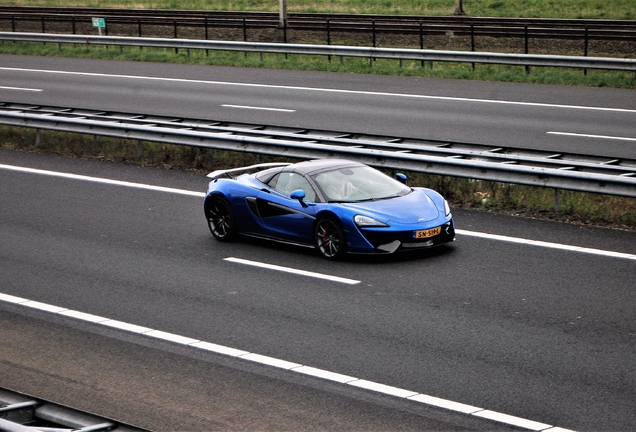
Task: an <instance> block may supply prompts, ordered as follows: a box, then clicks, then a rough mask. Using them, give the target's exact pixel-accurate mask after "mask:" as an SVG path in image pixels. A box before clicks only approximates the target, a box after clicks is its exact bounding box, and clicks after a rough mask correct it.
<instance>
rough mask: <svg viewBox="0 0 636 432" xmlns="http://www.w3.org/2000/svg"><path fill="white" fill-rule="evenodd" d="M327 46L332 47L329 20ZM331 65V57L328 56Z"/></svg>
mask: <svg viewBox="0 0 636 432" xmlns="http://www.w3.org/2000/svg"><path fill="white" fill-rule="evenodd" d="M327 45H331V28H330V27H329V20H327ZM327 59H328V60H329V63H331V55H328V56H327Z"/></svg>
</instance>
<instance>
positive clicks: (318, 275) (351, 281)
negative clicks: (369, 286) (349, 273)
mask: <svg viewBox="0 0 636 432" xmlns="http://www.w3.org/2000/svg"><path fill="white" fill-rule="evenodd" d="M223 260H224V261H230V262H233V263H238V264H245V265H249V266H253V267H259V268H265V269H269V270H276V271H280V272H284V273H292V274H297V275H301V276H309V277H313V278H317V279H324V280H329V281H332V282H340V283H344V284H348V285H356V284H359V283H360V281H359V280H355V279H348V278H343V277H340V276H331V275H326V274H323V273H315V272H310V271H306V270H299V269H295V268H291V267H283V266H279V265H274V264H266V263H262V262H258V261H250V260H246V259H243V258H234V257H228V258H223Z"/></svg>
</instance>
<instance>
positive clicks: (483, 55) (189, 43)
mask: <svg viewBox="0 0 636 432" xmlns="http://www.w3.org/2000/svg"><path fill="white" fill-rule="evenodd" d="M0 40H3V41H18V42H43V43H58V44H85V45H88V44H92V45H106V46H120V47H123V46H135V47H148V48H174V49H188V50H189V49H198V50H216V51H238V52H259V53H274V54H300V55H321V56H339V57H362V58H368V59H378V58H382V59H393V60H400V61H402V60H416V61H435V62H455V63H481V64H505V65H517V66H526V67H530V66H543V67H567V68H580V69H604V70H620V71H629V72H636V59H619V58H607V57H582V56H555V55H538V54H502V53H489V52H467V51H438V50H416V49H398V48H373V47H354V46H338V45H305V44H286V43H260V42H231V41H212V40H199V39H170V38H139V37H120V36H89V35H60V34H42V33H13V32H0Z"/></svg>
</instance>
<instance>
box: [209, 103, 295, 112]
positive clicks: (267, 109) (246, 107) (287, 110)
mask: <svg viewBox="0 0 636 432" xmlns="http://www.w3.org/2000/svg"><path fill="white" fill-rule="evenodd" d="M221 106H222V107H225V108H239V109H250V110H262V111H279V112H289V113H293V112H296V110H293V109H286V108H268V107H257V106H249V105H230V104H223V105H221Z"/></svg>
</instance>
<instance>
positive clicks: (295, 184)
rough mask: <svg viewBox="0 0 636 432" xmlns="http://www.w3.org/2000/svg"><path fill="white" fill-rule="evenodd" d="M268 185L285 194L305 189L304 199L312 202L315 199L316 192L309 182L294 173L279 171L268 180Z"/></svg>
mask: <svg viewBox="0 0 636 432" xmlns="http://www.w3.org/2000/svg"><path fill="white" fill-rule="evenodd" d="M269 185H270V186H271V187H273V188H274V189H275V190H277V191H278V192H280V193H282V194H285V195H290V194H291V193H292V192H293V191H295V190H298V189H302V190H303V191H305V201H309V202H313V201H315V200H316V192H315V191H314V189H313V188H312V187H311V185H310V184H309V182H308V181H307V180H306V179H305V178H304V177H303V176H301V175H299V174H296V173H287V172H286V173H280V174H279V175H277V176H276V177H274V178H273V179H272V181H270V182H269Z"/></svg>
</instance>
